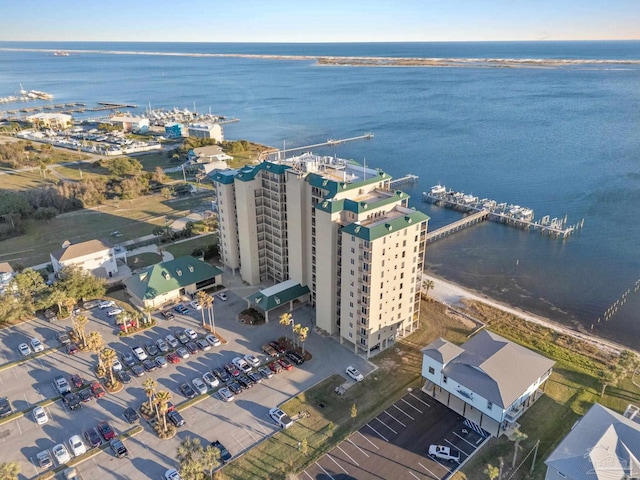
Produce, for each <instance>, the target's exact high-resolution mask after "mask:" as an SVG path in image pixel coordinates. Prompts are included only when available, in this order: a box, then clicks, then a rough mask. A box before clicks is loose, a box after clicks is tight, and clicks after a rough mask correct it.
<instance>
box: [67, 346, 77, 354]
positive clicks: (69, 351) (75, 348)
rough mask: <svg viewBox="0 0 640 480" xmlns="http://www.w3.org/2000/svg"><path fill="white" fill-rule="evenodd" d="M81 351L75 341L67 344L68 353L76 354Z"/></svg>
mask: <svg viewBox="0 0 640 480" xmlns="http://www.w3.org/2000/svg"><path fill="white" fill-rule="evenodd" d="M78 352H79V349H78V346H77V345H76V344H75V343H70V344H69V345H67V353H68V354H69V355H75V354H76V353H78Z"/></svg>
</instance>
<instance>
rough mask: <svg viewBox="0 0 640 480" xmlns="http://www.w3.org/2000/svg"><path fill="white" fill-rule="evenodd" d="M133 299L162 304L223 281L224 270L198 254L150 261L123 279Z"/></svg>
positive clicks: (141, 303)
mask: <svg viewBox="0 0 640 480" xmlns="http://www.w3.org/2000/svg"><path fill="white" fill-rule="evenodd" d="M124 284H125V287H126V289H127V293H128V294H129V295H130V296H131V301H132V302H133V303H134V304H136V305H138V306H140V307H143V308H144V307H154V308H156V307H159V306H161V305H163V304H165V303H168V302H172V301H175V300H178V299H180V298H181V296H182V295H191V296H193V295H195V293H196V292H198V291H199V290H204V289H208V288H211V287H213V286H215V285H220V284H222V270H220V269H219V268H217V267H214V266H213V265H210V264H208V263H206V262H203V261H202V260H199V259H197V258H195V257H191V256H186V257H179V258H175V259H173V260H169V261H167V262H162V263H158V264H156V265H151V266H150V267H147V268H145V269H143V270H142V271H140V272H139V273H136V274H135V275H132V276H131V277H130V278H128V279H127V280H125V281H124Z"/></svg>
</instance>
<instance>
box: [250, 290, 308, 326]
mask: <svg viewBox="0 0 640 480" xmlns="http://www.w3.org/2000/svg"><path fill="white" fill-rule="evenodd" d="M308 297H309V287H307V286H306V285H304V286H303V285H300V284H299V283H298V282H296V281H295V280H286V281H284V282H282V283H278V284H276V285H273V286H271V287H269V288H264V289H262V290H260V291H259V292H257V293H254V294H253V295H249V296H248V297H247V299H246V300H247V307H249V308H251V307H253V308H257V309H259V310H262V311H263V312H264V316H265V320H266V321H267V322H269V312H270V311H271V310H275V309H276V308H279V307H281V306H285V305H287V304H288V305H289V310H293V305H294V303H295V302H296V301H298V302H302V303H304V302H306V301H307V300H308Z"/></svg>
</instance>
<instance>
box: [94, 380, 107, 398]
mask: <svg viewBox="0 0 640 480" xmlns="http://www.w3.org/2000/svg"><path fill="white" fill-rule="evenodd" d="M91 393H92V394H93V396H94V397H96V398H102V397H104V396H105V395H106V394H107V392H105V391H104V388H102V385H100V383H99V382H93V383H92V384H91Z"/></svg>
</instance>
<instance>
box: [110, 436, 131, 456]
mask: <svg viewBox="0 0 640 480" xmlns="http://www.w3.org/2000/svg"><path fill="white" fill-rule="evenodd" d="M109 446H110V447H111V451H112V452H113V454H114V455H115V456H116V457H118V458H123V457H126V456H128V455H129V451H128V450H127V447H125V446H124V443H122V440H120V439H119V438H114V439H113V440H111V441H110V442H109Z"/></svg>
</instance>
